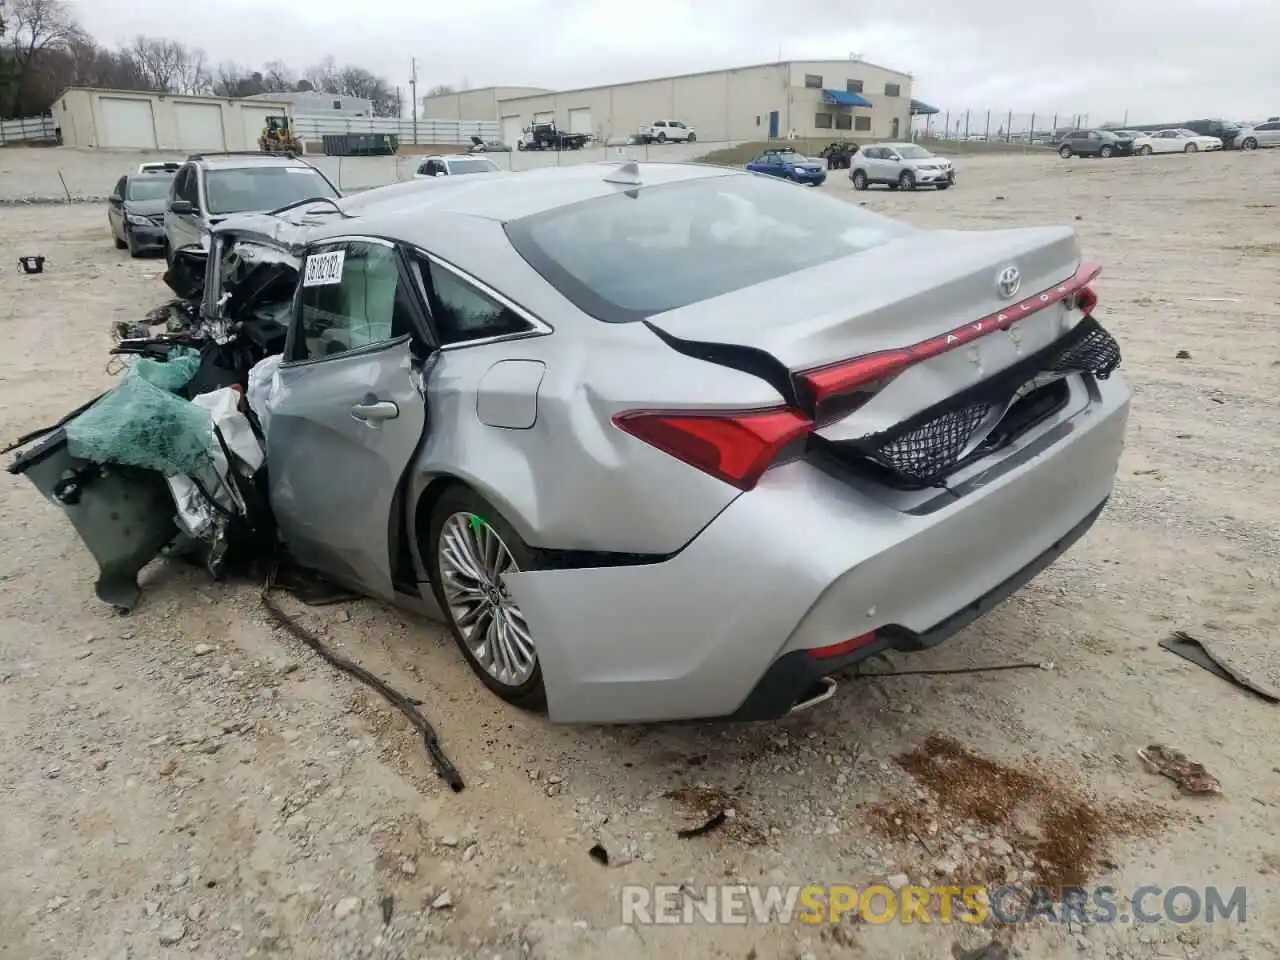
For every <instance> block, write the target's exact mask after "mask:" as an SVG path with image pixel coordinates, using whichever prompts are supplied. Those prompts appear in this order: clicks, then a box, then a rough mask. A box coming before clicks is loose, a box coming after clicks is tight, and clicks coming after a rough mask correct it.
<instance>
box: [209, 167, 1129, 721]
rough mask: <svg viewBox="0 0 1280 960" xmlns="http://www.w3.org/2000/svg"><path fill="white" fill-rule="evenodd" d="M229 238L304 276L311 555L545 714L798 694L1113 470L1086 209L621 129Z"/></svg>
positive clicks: (1109, 482)
mask: <svg viewBox="0 0 1280 960" xmlns="http://www.w3.org/2000/svg"><path fill="white" fill-rule="evenodd" d="M295 213H296V211H295ZM286 220H287V221H288V222H285V221H286ZM273 221H278V222H273ZM215 236H216V237H218V242H219V243H220V244H221V245H222V246H220V247H219V248H218V249H223V248H225V246H226V245H227V244H229V243H240V244H245V245H248V246H253V245H255V244H256V245H260V246H266V247H275V248H276V249H275V250H274V251H270V252H264V253H263V255H262V259H264V260H272V259H273V258H274V259H275V261H277V262H279V261H282V260H286V259H290V258H292V259H291V262H292V263H293V264H294V269H296V271H297V273H298V276H299V277H300V281H301V282H300V283H299V284H298V285H297V288H296V293H295V292H294V286H293V284H288V285H285V286H283V287H273V289H277V290H283V291H284V293H283V294H281V293H277V294H276V296H285V297H291V298H292V299H291V300H286V301H284V302H283V304H282V307H281V310H282V315H284V316H286V317H287V318H288V321H287V322H288V323H289V325H290V331H289V337H288V342H287V346H286V348H285V354H284V356H283V358H282V363H281V365H280V368H279V373H278V376H279V384H278V390H277V391H276V395H275V400H274V401H273V403H274V405H273V407H272V410H271V417H270V428H269V431H268V433H267V463H268V466H269V476H270V499H271V507H272V509H273V511H274V513H275V515H276V519H277V521H278V525H279V531H280V535H281V537H282V538H283V539H284V541H285V542H286V543H287V544H288V546H289V548H290V550H291V551H292V553H293V555H294V556H295V557H296V558H297V559H298V560H299V561H301V562H303V563H305V564H307V565H308V566H311V567H313V568H315V569H317V570H319V571H321V572H322V573H325V574H327V575H329V576H330V577H332V578H334V579H336V580H340V581H342V582H343V583H346V584H348V585H350V586H353V587H356V588H358V589H360V590H362V591H363V592H365V593H367V594H370V595H373V596H377V597H382V598H384V599H387V600H389V601H392V602H396V603H402V604H404V605H407V606H411V607H415V608H420V609H426V610H428V611H430V612H432V613H434V614H435V615H437V616H440V617H442V618H443V619H444V621H445V622H446V623H447V624H448V625H449V627H450V629H451V630H452V632H453V635H454V637H455V638H456V639H457V642H458V645H459V647H460V648H461V650H462V653H463V655H464V656H465V657H466V658H467V660H468V662H469V664H470V665H471V666H472V668H473V669H474V670H475V672H476V674H477V675H478V676H479V678H480V679H481V680H482V681H483V682H484V683H485V684H486V685H487V686H488V687H489V688H490V689H491V690H492V691H494V692H495V693H497V694H498V695H499V696H502V697H504V698H506V699H508V700H510V701H513V702H516V703H520V704H523V705H527V706H535V707H542V706H545V707H546V709H547V710H548V712H549V715H550V718H551V719H552V720H555V721H564V722H591V723H598V722H621V721H658V720H677V719H693V718H734V719H770V718H776V717H780V716H783V715H785V714H787V713H789V712H792V711H795V710H797V709H804V708H806V707H809V706H812V705H814V704H815V703H819V702H821V701H823V700H825V699H827V698H829V697H830V696H831V695H832V693H833V692H834V690H835V680H834V679H832V678H833V677H835V676H838V675H839V674H840V673H841V672H842V671H844V670H846V669H847V668H848V667H850V666H851V665H853V664H855V663H857V662H858V661H859V660H862V659H864V658H866V657H868V656H870V655H872V654H874V653H877V652H880V651H883V650H886V649H890V648H892V649H895V650H903V651H906V650H919V649H923V648H927V647H931V646H933V645H935V644H937V643H939V642H940V641H942V640H944V639H946V638H947V637H948V636H950V635H952V634H954V633H955V632H956V631H957V630H959V629H960V628H961V627H963V626H964V625H965V624H967V623H969V622H970V621H972V620H973V619H974V618H976V617H978V616H980V615H981V614H983V613H984V612H986V611H987V610H989V609H991V607H992V606H994V605H995V604H998V603H999V602H1001V601H1002V600H1003V599H1004V598H1006V597H1008V596H1009V595H1010V594H1011V593H1013V592H1014V591H1015V590H1017V589H1018V588H1019V587H1021V586H1022V585H1023V584H1025V583H1026V582H1027V581H1028V580H1029V579H1030V578H1031V577H1033V576H1034V575H1035V574H1036V573H1038V572H1039V571H1040V570H1042V569H1043V568H1044V567H1046V566H1047V565H1048V564H1050V563H1051V562H1053V560H1054V559H1055V558H1056V557H1057V556H1058V555H1060V554H1061V553H1062V552H1063V551H1064V550H1066V549H1067V548H1068V547H1069V546H1070V545H1071V544H1072V543H1073V542H1074V541H1076V540H1077V539H1078V538H1079V537H1080V536H1081V535H1083V534H1084V533H1085V532H1086V531H1087V530H1088V529H1089V527H1090V526H1091V525H1092V524H1093V522H1094V521H1095V520H1096V519H1097V517H1098V515H1099V512H1100V511H1101V510H1102V508H1103V505H1104V503H1105V502H1106V500H1107V498H1108V496H1109V495H1110V493H1111V490H1112V486H1113V483H1114V479H1115V474H1116V469H1117V462H1118V460H1119V457H1120V453H1121V448H1122V446H1123V443H1124V436H1125V425H1126V419H1127V415H1128V407H1129V391H1128V389H1127V388H1126V386H1125V384H1124V382H1123V380H1122V378H1121V377H1120V376H1119V375H1118V374H1117V373H1116V368H1117V366H1118V365H1119V362H1120V352H1119V348H1118V347H1117V345H1116V342H1115V340H1113V339H1112V337H1111V336H1110V334H1108V333H1107V332H1106V330H1105V329H1104V328H1103V327H1102V325H1101V324H1100V323H1099V321H1098V319H1097V317H1096V313H1097V310H1096V307H1097V302H1098V298H1097V296H1096V294H1095V293H1094V291H1093V289H1092V288H1091V286H1090V284H1091V282H1092V281H1093V280H1094V278H1095V277H1096V276H1097V275H1098V268H1097V267H1096V266H1093V265H1090V264H1087V263H1082V262H1081V254H1080V250H1079V247H1078V245H1077V241H1076V237H1075V235H1074V233H1073V231H1072V230H1071V229H1070V228H1068V227H1029V228H1025V229H1011V230H996V231H950V230H921V229H915V228H912V227H909V226H907V225H904V224H902V223H898V222H896V221H893V220H890V219H887V218H884V217H882V216H878V215H876V214H873V213H870V212H868V211H867V210H865V209H861V208H859V207H858V206H855V205H853V204H850V203H847V202H845V201H843V200H840V199H837V198H834V197H830V196H826V195H824V194H823V193H822V192H820V191H813V190H803V189H800V188H798V187H796V186H795V185H794V184H790V183H786V182H783V181H779V180H777V179H775V178H771V177H766V176H759V175H754V174H750V173H746V172H743V171H741V170H732V169H723V168H718V167H714V166H705V165H696V164H678V163H671V164H667V163H661V164H646V163H642V164H635V163H630V162H628V163H609V164H598V165H593V164H587V165H581V166H573V167H565V168H559V169H545V170H538V171H531V172H528V173H520V174H500V175H495V176H489V177H457V178H447V179H445V180H443V181H437V182H434V183H432V184H430V185H426V184H404V185H401V186H395V187H390V188H387V189H385V190H377V191H370V192H369V193H366V194H364V195H359V196H355V197H348V198H345V199H343V200H339V201H337V202H331V203H327V204H322V205H317V206H315V207H312V208H310V209H308V210H307V211H306V215H305V216H301V217H293V219H289V218H288V217H286V216H285V215H283V214H281V215H279V216H276V217H274V218H273V217H272V216H271V215H261V214H258V215H247V216H243V217H232V218H230V219H229V220H228V221H226V222H224V223H223V224H221V225H220V226H219V227H218V228H217V230H216V233H215ZM243 253H244V250H243V248H242V249H241V254H243ZM215 256H217V254H216V253H215ZM243 259H244V258H243V256H241V260H243ZM216 292H217V291H216V290H214V291H213V294H210V295H214V294H216ZM289 304H291V305H289Z"/></svg>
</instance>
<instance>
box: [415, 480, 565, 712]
mask: <svg viewBox="0 0 1280 960" xmlns="http://www.w3.org/2000/svg"><path fill="white" fill-rule="evenodd" d="M427 548H428V549H427V552H426V556H427V564H428V570H429V573H430V575H431V583H432V587H433V589H434V590H435V592H436V598H437V599H438V600H439V601H440V608H441V610H442V611H443V612H444V615H445V618H446V620H447V621H448V624H449V631H450V632H451V633H452V634H453V639H454V641H455V642H456V643H457V644H458V648H459V649H460V650H462V655H463V656H464V657H465V658H466V661H467V664H468V665H469V666H470V667H471V669H472V671H474V673H475V674H476V676H478V677H479V678H480V681H481V682H482V683H483V684H484V685H485V686H486V687H488V688H489V689H490V690H492V691H493V692H494V693H496V694H497V695H498V696H499V697H501V698H502V699H503V700H506V701H507V702H508V703H512V704H515V705H516V706H518V707H522V708H524V709H528V710H541V709H544V708H545V706H546V687H545V686H544V685H543V682H542V665H541V664H540V663H539V662H538V656H537V650H536V648H535V646H534V642H533V638H532V636H531V635H530V633H529V625H528V623H527V622H526V621H525V619H524V615H523V614H522V613H521V612H520V608H519V607H518V606H517V605H516V602H515V600H514V599H513V598H512V597H511V596H510V594H508V592H507V589H506V586H505V585H504V584H503V582H502V578H503V575H504V574H506V573H512V572H516V571H519V570H527V569H530V568H531V567H532V565H533V551H532V550H530V549H529V546H528V545H527V544H526V543H525V542H524V541H523V540H522V539H521V538H520V535H519V534H518V533H516V531H515V529H514V528H513V527H512V526H511V524H509V523H508V522H507V521H506V520H505V519H504V518H503V517H502V515H501V514H499V513H498V511H497V510H495V509H494V508H493V506H491V505H490V504H489V503H488V502H486V501H485V499H484V498H483V497H481V496H480V495H479V494H478V493H476V492H475V491H473V490H470V489H468V488H466V487H463V486H456V487H451V488H450V489H449V490H447V491H446V492H445V493H444V495H443V496H441V497H440V499H439V500H438V501H437V502H436V505H435V509H434V510H433V511H432V513H431V522H430V526H429V530H428V537H427Z"/></svg>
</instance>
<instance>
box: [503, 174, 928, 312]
mask: <svg viewBox="0 0 1280 960" xmlns="http://www.w3.org/2000/svg"><path fill="white" fill-rule="evenodd" d="M506 229H507V236H508V237H509V238H510V240H511V243H512V245H513V246H514V247H515V248H516V250H517V251H518V252H519V253H520V255H521V256H522V257H524V259H525V260H527V261H528V262H529V264H530V265H531V266H532V267H533V268H534V269H535V270H537V271H538V272H539V273H540V274H541V275H542V276H543V277H544V278H545V279H546V280H547V281H548V282H549V283H550V284H551V285H552V286H554V287H555V288H556V289H557V290H559V291H560V293H562V294H563V295H564V296H565V297H566V298H567V299H568V300H570V301H571V302H573V303H574V304H575V305H576V306H577V307H578V308H579V309H580V310H582V311H583V312H584V313H587V314H589V315H590V316H593V317H596V318H597V319H599V320H604V321H606V322H609V323H626V322H630V321H635V320H641V319H644V318H645V317H649V316H653V315H654V314H658V313H664V312H666V311H668V310H675V309H678V308H680V307H684V306H688V305H689V304H693V303H698V302H700V301H703V300H709V299H711V298H713V297H718V296H722V295H724V294H726V293H732V292H733V291H735V290H741V289H744V288H746V287H750V286H753V285H755V284H757V283H764V282H766V281H768V280H773V279H776V278H777V277H782V276H785V275H787V274H789V273H795V272H796V271H799V270H805V269H807V268H809V267H815V266H818V265H819V264H823V263H828V262H830V261H832V260H838V259H841V258H842V257H848V256H852V255H854V254H857V253H860V252H862V251H863V250H867V249H869V248H871V247H875V246H879V245H880V244H883V243H887V242H888V241H889V240H891V239H893V238H895V237H898V236H902V235H905V234H907V233H910V232H911V231H912V228H910V227H908V226H906V225H905V224H901V223H898V222H897V221H894V220H890V219H888V218H887V217H882V216H880V215H878V214H874V213H871V212H869V211H867V210H864V209H862V208H861V207H857V206H854V205H853V204H852V203H847V202H845V201H843V200H837V199H835V198H833V197H828V196H824V195H823V194H821V193H819V192H817V191H812V190H807V189H805V188H803V187H796V186H793V185H791V184H788V183H785V182H782V181H779V180H774V179H770V178H766V177H757V176H750V175H733V176H726V177H709V178H705V179H698V180H692V181H685V182H683V183H675V184H666V185H662V186H655V187H646V188H641V189H640V190H630V191H626V192H624V193H617V194H613V195H612V196H608V197H601V198H599V199H595V200H587V201H584V202H582V203H577V204H573V205H570V206H567V207H561V208H558V209H555V210H551V211H548V212H546V213H538V214H534V215H532V216H529V217H524V218H522V219H519V220H515V221H512V222H511V223H509V224H507V228H506Z"/></svg>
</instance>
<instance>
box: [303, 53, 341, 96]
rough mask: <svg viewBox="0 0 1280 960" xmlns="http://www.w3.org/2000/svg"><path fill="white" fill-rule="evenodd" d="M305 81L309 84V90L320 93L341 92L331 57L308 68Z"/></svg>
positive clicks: (336, 67)
mask: <svg viewBox="0 0 1280 960" xmlns="http://www.w3.org/2000/svg"><path fill="white" fill-rule="evenodd" d="M306 79H307V82H308V83H310V84H311V89H312V90H316V91H318V92H320V93H341V92H342V90H341V89H340V85H339V80H338V66H337V64H335V63H334V62H333V57H325V58H324V59H323V60H321V61H320V62H319V63H317V64H315V65H313V66H311V67H308V68H307V72H306Z"/></svg>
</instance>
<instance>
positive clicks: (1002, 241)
mask: <svg viewBox="0 0 1280 960" xmlns="http://www.w3.org/2000/svg"><path fill="white" fill-rule="evenodd" d="M1079 266H1080V253H1079V247H1078V244H1077V241H1076V236H1075V232H1074V231H1073V230H1072V229H1071V228H1069V227H1048V228H1031V229H1017V230H999V231H982V232H966V231H950V230H944V231H920V232H918V233H912V234H908V235H906V236H904V237H901V238H899V239H896V240H893V241H891V242H889V243H886V244H883V245H880V246H877V247H873V248H870V249H868V250H865V251H862V252H860V253H858V254H856V255H854V256H851V257H847V258H843V259H841V260H837V261H833V262H831V263H827V264H822V265H820V266H817V267H813V268H810V269H808V270H804V271H801V272H799V273H793V274H789V275H787V276H785V277H780V278H778V279H776V280H771V281H767V282H765V283H762V284H756V285H754V286H751V287H747V288H745V289H743V290H738V291H734V292H733V293H730V294H726V295H724V296H721V297H716V298H714V299H712V300H706V301H702V302H700V303H696V304H692V305H690V306H687V307H682V308H680V309H677V310H672V311H669V312H667V313H663V314H659V315H657V316H654V317H652V318H650V319H649V321H648V323H649V325H650V326H651V327H652V328H655V329H656V330H657V331H659V332H660V334H664V335H665V337H664V339H668V340H669V341H674V343H673V345H676V344H680V343H683V344H684V345H685V346H686V347H690V348H692V350H694V351H696V352H697V353H698V354H699V355H702V356H704V358H706V359H709V360H712V361H713V362H725V363H726V364H727V365H730V366H741V367H743V368H744V369H745V368H746V366H748V365H749V366H752V367H754V368H755V369H757V370H759V369H761V365H762V364H764V365H767V363H768V361H769V360H770V359H771V360H772V361H773V362H775V363H776V364H777V365H778V366H780V367H785V368H786V371H787V372H788V373H790V374H791V375H794V374H796V373H797V372H800V371H804V370H809V369H812V368H815V367H823V366H826V365H829V364H834V363H838V362H840V361H845V360H850V359H853V358H856V357H861V356H866V355H868V354H874V353H878V352H880V351H885V350H893V349H899V348H903V347H909V346H912V345H915V344H920V343H922V342H923V341H927V340H930V339H931V338H935V337H938V336H939V335H943V334H947V333H948V332H951V331H958V330H959V329H960V328H962V327H965V326H967V325H973V324H974V323H975V322H976V321H978V320H980V319H983V318H988V317H993V315H996V316H998V315H1000V314H1001V312H1002V311H1007V312H1008V314H1009V315H1010V316H1013V317H1015V318H1016V319H1018V321H1019V322H1018V323H1017V324H1016V325H1015V326H1014V327H1012V328H1010V329H1006V330H999V329H998V328H997V324H996V323H995V322H994V320H993V321H992V322H991V323H990V324H989V327H990V329H991V330H992V331H994V332H992V333H990V334H988V335H983V336H980V337H977V338H976V339H973V340H970V341H968V342H966V343H963V344H960V343H959V342H957V348H956V349H950V350H947V351H945V352H941V353H939V354H938V355H935V356H930V357H928V358H927V359H924V360H922V361H921V362H919V363H916V364H914V365H913V366H911V367H909V368H908V369H907V370H906V371H904V372H903V373H901V374H900V375H899V376H897V377H896V379H894V380H893V381H892V382H891V383H889V385H888V386H887V387H885V388H884V389H883V390H881V391H880V392H879V393H877V394H876V395H875V396H874V397H873V398H872V399H871V400H870V401H869V402H867V403H865V404H864V405H862V406H861V407H859V408H858V409H857V411H856V412H855V413H853V414H851V415H849V416H848V417H845V418H844V419H842V420H839V421H837V422H835V423H828V424H826V425H825V426H823V427H822V428H821V429H820V431H819V433H820V434H821V435H823V436H824V437H826V438H827V439H831V440H839V439H845V438H852V437H858V436H865V435H867V434H869V433H873V432H876V431H878V430H883V429H886V428H888V427H889V426H892V425H893V424H895V423H898V422H900V421H902V420H904V419H906V418H908V417H910V416H911V415H912V414H914V413H916V412H918V411H920V410H923V409H925V408H927V407H930V406H932V405H933V404H935V403H938V402H940V401H941V400H944V399H946V398H947V397H949V396H951V395H952V394H955V393H958V392H959V391H961V390H963V389H965V388H966V387H969V386H971V385H973V384H974V383H977V382H978V381H980V380H983V379H985V378H986V377H989V376H991V375H992V374H995V373H998V372H999V371H1001V370H1003V369H1005V368H1006V367H1009V366H1011V365H1013V364H1014V363H1016V362H1018V361H1019V360H1021V359H1023V358H1025V357H1027V356H1029V355H1031V354H1033V353H1035V352H1037V351H1039V350H1042V349H1044V348H1045V347H1047V346H1049V345H1050V344H1051V343H1052V342H1053V341H1055V340H1056V339H1058V338H1059V337H1060V336H1061V335H1062V334H1063V333H1064V332H1065V331H1066V329H1067V328H1068V326H1069V325H1070V320H1069V318H1068V314H1067V310H1066V307H1065V306H1064V305H1063V304H1062V303H1060V302H1050V303H1048V304H1047V305H1041V304H1038V302H1037V295H1038V294H1040V293H1041V292H1042V291H1048V290H1052V289H1054V288H1055V287H1057V286H1058V285H1059V284H1062V283H1063V282H1064V281H1066V280H1069V279H1070V278H1071V277H1072V276H1073V275H1074V274H1075V272H1076V270H1077V269H1078V268H1079ZM1009 267H1013V268H1015V269H1016V270H1017V271H1018V273H1019V275H1020V282H1019V285H1018V287H1017V290H1016V292H1015V293H1014V294H1013V295H1012V296H1007V297H1006V296H1001V293H1000V291H999V290H998V278H999V277H1000V275H1001V273H1002V272H1003V271H1005V270H1006V269H1007V268H1009ZM1028 300H1031V301H1032V305H1033V306H1040V309H1036V310H1034V311H1024V310H1022V308H1021V305H1022V304H1023V303H1024V302H1026V301H1028ZM1010 308H1014V309H1012V310H1011V309H1010ZM1023 313H1025V317H1023V316H1021V314H1023ZM780 314H781V316H780ZM983 332H984V333H985V332H986V331H985V330H984V331H983ZM966 339H967V338H966ZM719 348H726V349H725V350H724V351H721V350H720V349H719ZM730 354H733V355H735V359H733V360H729V359H724V360H717V356H718V355H719V356H724V357H728V356H729V355H730ZM742 358H749V359H742ZM751 358H753V359H751ZM777 373H778V374H781V373H782V371H780V370H779V371H777ZM779 379H780V378H779V376H776V375H775V376H774V377H773V378H772V382H774V383H775V384H778V383H779ZM781 379H785V376H784V377H782V378H781ZM793 379H794V378H793ZM784 396H786V393H785V392H784ZM788 399H792V398H791V397H788Z"/></svg>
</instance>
